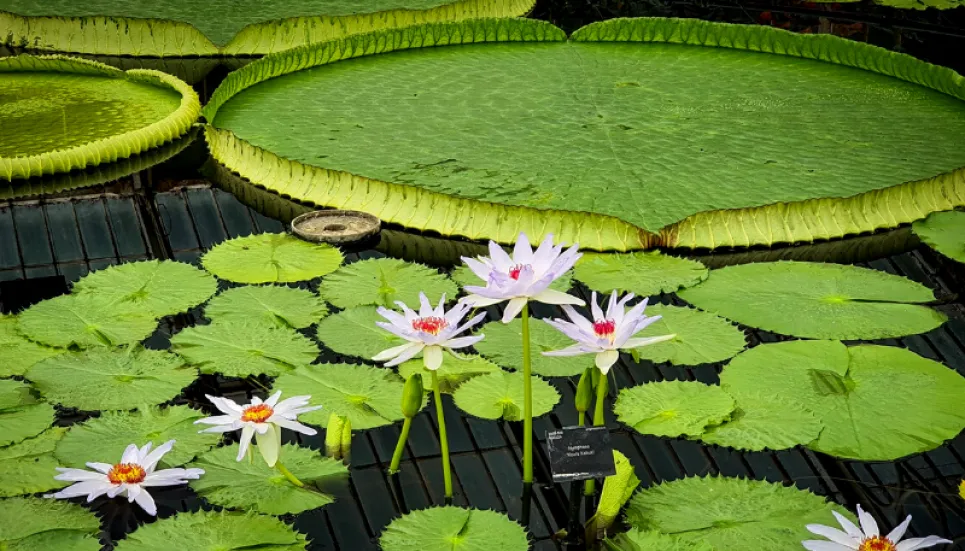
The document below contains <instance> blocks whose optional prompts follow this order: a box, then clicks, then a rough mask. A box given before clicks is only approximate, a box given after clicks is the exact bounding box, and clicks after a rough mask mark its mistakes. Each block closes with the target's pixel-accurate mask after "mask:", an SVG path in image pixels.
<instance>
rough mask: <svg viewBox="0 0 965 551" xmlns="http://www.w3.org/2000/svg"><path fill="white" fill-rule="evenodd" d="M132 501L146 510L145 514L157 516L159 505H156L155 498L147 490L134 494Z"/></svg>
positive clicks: (132, 494)
mask: <svg viewBox="0 0 965 551" xmlns="http://www.w3.org/2000/svg"><path fill="white" fill-rule="evenodd" d="M135 488H136V486H135ZM131 500H133V501H134V502H136V503H137V504H138V506H139V507H140V508H141V509H144V512H145V513H147V514H149V515H151V516H152V517H156V516H157V504H155V503H154V498H153V497H151V494H149V493H148V491H147V490H141V491H139V492H136V493H135V492H132V493H131Z"/></svg>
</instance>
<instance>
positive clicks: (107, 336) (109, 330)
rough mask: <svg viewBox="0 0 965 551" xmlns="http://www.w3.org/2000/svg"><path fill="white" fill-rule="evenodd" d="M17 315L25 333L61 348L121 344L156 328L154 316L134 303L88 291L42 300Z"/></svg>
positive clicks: (29, 336) (128, 342)
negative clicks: (111, 298) (121, 301)
mask: <svg viewBox="0 0 965 551" xmlns="http://www.w3.org/2000/svg"><path fill="white" fill-rule="evenodd" d="M19 317H20V324H19V326H18V327H19V330H20V332H21V333H23V334H24V336H26V337H27V338H29V339H31V340H34V341H37V342H40V343H43V344H46V345H49V346H57V347H61V348H69V347H72V346H76V347H79V348H90V347H95V346H107V347H112V346H121V345H123V344H130V343H135V342H138V341H141V340H144V339H146V338H147V337H149V336H150V335H151V333H153V332H154V330H155V329H156V328H157V319H156V318H155V317H154V316H153V315H152V314H150V313H148V312H145V311H144V310H142V309H140V308H138V307H137V306H135V305H133V304H131V303H115V302H112V301H111V300H110V299H109V298H107V297H103V296H100V295H91V294H86V295H63V296H59V297H56V298H52V299H50V300H45V301H43V302H41V303H39V304H35V305H33V306H31V307H30V308H27V309H26V310H24V312H23V313H21V314H20V316H19Z"/></svg>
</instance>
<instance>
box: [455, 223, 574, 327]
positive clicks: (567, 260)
mask: <svg viewBox="0 0 965 551" xmlns="http://www.w3.org/2000/svg"><path fill="white" fill-rule="evenodd" d="M581 256H583V255H582V253H580V252H579V247H578V246H577V245H573V246H572V247H570V248H569V249H567V250H566V251H564V250H563V246H562V245H554V244H553V236H552V235H547V236H546V239H545V240H543V243H542V244H540V246H539V248H537V249H536V251H535V252H534V251H533V248H532V247H531V246H530V244H529V238H527V237H526V234H524V233H520V234H519V238H518V239H517V240H516V246H515V247H514V248H513V256H512V257H510V256H509V255H508V254H507V253H506V251H504V250H503V249H502V247H500V246H499V245H497V244H496V243H495V242H493V241H490V242H489V257H485V256H481V257H479V258H477V259H473V258H466V257H463V258H462V260H463V262H465V263H466V265H467V266H469V269H470V270H472V271H473V273H475V274H476V275H477V276H479V278H480V279H482V280H483V281H485V282H486V286H485V287H477V286H471V285H469V286H466V291H468V292H469V293H471V294H470V295H469V296H467V297H466V298H464V299H463V301H465V302H467V303H469V304H471V305H472V306H474V307H476V308H481V307H483V306H491V305H493V304H499V303H500V302H503V301H506V300H508V301H509V303H508V304H507V305H506V311H505V312H504V313H503V320H502V321H503V323H509V322H511V321H512V320H513V319H514V318H515V317H516V316H518V315H519V312H520V311H521V310H522V309H523V306H525V305H526V303H527V302H528V301H530V300H534V301H536V302H542V303H544V304H576V305H579V306H582V305H583V301H582V300H580V299H579V298H577V297H574V296H573V295H569V294H567V293H563V292H561V291H557V290H555V289H550V288H549V286H550V284H551V283H553V282H554V281H556V280H557V279H559V278H560V277H561V276H562V275H563V274H564V273H566V272H567V271H568V270H569V269H570V268H572V267H573V265H574V264H576V261H577V260H579V259H580V257H581Z"/></svg>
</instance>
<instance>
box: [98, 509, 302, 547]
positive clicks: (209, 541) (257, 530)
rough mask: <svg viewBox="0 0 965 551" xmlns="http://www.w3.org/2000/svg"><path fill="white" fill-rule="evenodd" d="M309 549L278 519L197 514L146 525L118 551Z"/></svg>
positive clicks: (240, 514) (125, 539) (121, 542)
mask: <svg viewBox="0 0 965 551" xmlns="http://www.w3.org/2000/svg"><path fill="white" fill-rule="evenodd" d="M306 546H307V543H306V541H305V536H304V535H302V534H299V533H298V532H296V531H295V530H294V529H293V528H292V527H291V526H289V525H288V524H285V523H284V522H282V521H281V520H278V519H277V518H275V517H270V516H267V515H257V514H252V513H236V512H232V511H197V512H195V513H178V514H177V515H174V516H173V517H168V518H165V519H161V520H159V521H157V522H152V523H151V524H142V525H141V526H139V527H138V529H137V530H135V531H134V532H132V533H130V534H128V535H127V536H126V537H125V538H124V539H122V540H120V541H118V542H117V545H116V546H115V547H114V548H115V549H116V550H117V551H171V549H183V550H184V551H187V550H189V549H190V550H196V549H218V550H221V549H224V550H232V551H233V550H236V549H237V550H240V549H258V550H259V551H261V550H264V551H304V550H305V547H306Z"/></svg>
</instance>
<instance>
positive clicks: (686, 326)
mask: <svg viewBox="0 0 965 551" xmlns="http://www.w3.org/2000/svg"><path fill="white" fill-rule="evenodd" d="M646 314H647V315H648V316H661V319H660V320H658V321H656V322H654V323H653V325H650V326H649V327H647V328H646V329H644V330H643V331H642V332H641V333H640V334H639V335H638V336H639V337H652V336H657V335H671V334H675V335H677V336H676V337H674V338H673V339H670V340H669V341H664V342H658V343H657V344H651V345H648V346H644V347H643V348H638V349H636V350H634V353H635V354H636V356H638V357H640V358H644V359H647V360H650V361H652V362H657V363H660V362H670V363H672V364H674V365H700V364H708V363H716V362H721V361H724V360H727V359H729V358H733V357H734V356H735V355H737V354H738V353H739V352H740V351H741V350H743V349H744V346H746V345H747V342H746V340H745V337H744V332H743V331H741V330H740V329H738V328H737V327H735V326H734V324H732V323H731V322H729V321H727V320H726V319H724V318H722V317H720V316H715V315H714V314H710V313H708V312H701V311H700V310H695V309H693V308H681V307H678V306H665V305H663V304H655V305H653V306H650V307H648V308H647V311H646Z"/></svg>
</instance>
